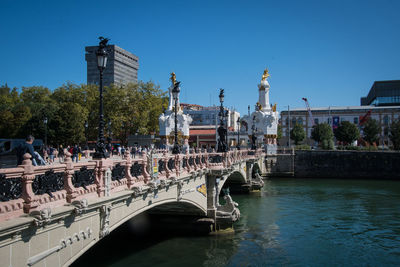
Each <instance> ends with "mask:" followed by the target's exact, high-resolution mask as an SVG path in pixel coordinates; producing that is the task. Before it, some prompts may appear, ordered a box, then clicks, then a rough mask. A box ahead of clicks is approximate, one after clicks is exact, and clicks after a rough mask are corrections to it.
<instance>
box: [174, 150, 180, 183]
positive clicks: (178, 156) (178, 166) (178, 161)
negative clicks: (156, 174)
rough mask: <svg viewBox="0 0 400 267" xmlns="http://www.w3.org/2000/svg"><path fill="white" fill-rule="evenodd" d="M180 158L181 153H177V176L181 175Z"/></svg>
mask: <svg viewBox="0 0 400 267" xmlns="http://www.w3.org/2000/svg"><path fill="white" fill-rule="evenodd" d="M180 160H181V158H180V154H177V155H176V156H175V173H176V178H178V177H179V174H180V170H181V164H180Z"/></svg>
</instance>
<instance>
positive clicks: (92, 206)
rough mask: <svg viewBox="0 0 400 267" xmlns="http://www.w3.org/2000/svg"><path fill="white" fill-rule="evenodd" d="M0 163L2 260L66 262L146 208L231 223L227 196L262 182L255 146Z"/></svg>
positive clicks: (232, 207)
mask: <svg viewBox="0 0 400 267" xmlns="http://www.w3.org/2000/svg"><path fill="white" fill-rule="evenodd" d="M30 157H31V156H30V154H25V155H24V161H23V163H22V165H19V166H18V167H16V168H9V169H0V201H1V202H0V258H1V261H2V264H1V265H2V266H67V265H69V264H71V263H72V262H74V261H75V260H76V259H77V258H78V257H79V256H81V255H82V254H83V253H85V252H86V251H87V250H88V249H89V248H90V247H92V246H93V245H94V244H96V243H97V242H99V241H100V240H101V239H102V238H104V237H105V236H106V235H108V234H109V233H110V232H112V231H113V230H114V229H116V228H118V227H119V226H120V225H122V224H123V223H125V222H127V221H128V220H130V219H132V218H134V217H135V216H137V215H139V214H141V213H143V212H145V211H147V212H152V213H155V214H170V215H171V214H172V215H177V216H178V215H192V216H196V218H198V222H199V223H202V224H206V225H207V226H208V227H209V229H210V231H218V230H220V229H224V228H226V227H231V226H232V223H233V222H234V221H236V220H238V219H239V217H240V211H239V209H238V205H237V203H235V202H234V201H233V200H232V198H231V196H230V195H229V194H227V195H225V197H224V199H225V203H224V204H223V205H221V204H220V202H219V196H220V193H221V192H222V191H223V190H225V189H227V188H229V190H230V191H231V192H238V191H241V192H249V191H251V190H255V189H260V188H261V187H262V185H263V182H262V179H261V177H260V174H265V172H266V167H265V166H266V165H265V158H266V155H265V154H264V153H263V152H262V150H235V151H229V152H225V153H215V152H212V153H207V152H204V153H203V152H198V151H197V152H193V153H187V154H177V155H174V154H170V153H167V152H166V151H155V152H154V153H153V152H152V153H151V154H147V153H144V152H143V153H142V154H141V155H140V157H139V158H133V159H132V158H131V157H130V154H129V153H126V154H125V155H124V158H123V159H119V160H112V159H99V160H90V161H88V162H80V163H73V162H72V160H71V154H70V153H66V159H65V161H64V163H62V164H57V165H54V166H33V165H32V162H31V160H30Z"/></svg>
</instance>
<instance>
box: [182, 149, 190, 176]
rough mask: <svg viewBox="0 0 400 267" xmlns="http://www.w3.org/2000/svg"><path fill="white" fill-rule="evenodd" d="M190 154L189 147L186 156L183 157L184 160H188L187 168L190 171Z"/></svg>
mask: <svg viewBox="0 0 400 267" xmlns="http://www.w3.org/2000/svg"><path fill="white" fill-rule="evenodd" d="M189 157H190V154H189V149H188V150H187V151H186V156H185V157H184V158H183V160H184V161H186V170H187V172H188V173H190V171H191V170H192V168H191V167H190V160H189Z"/></svg>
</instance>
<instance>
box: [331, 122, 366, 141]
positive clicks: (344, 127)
mask: <svg viewBox="0 0 400 267" xmlns="http://www.w3.org/2000/svg"><path fill="white" fill-rule="evenodd" d="M334 134H335V137H336V139H337V140H338V141H340V142H343V143H345V144H351V143H353V142H354V141H356V140H358V139H359V138H360V131H359V130H358V128H357V126H356V125H355V124H354V123H351V122H349V121H342V122H341V123H340V124H339V126H338V127H337V128H336V129H335V133H334Z"/></svg>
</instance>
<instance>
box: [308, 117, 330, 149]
mask: <svg viewBox="0 0 400 267" xmlns="http://www.w3.org/2000/svg"><path fill="white" fill-rule="evenodd" d="M311 138H312V139H314V140H315V141H316V142H318V145H319V146H320V147H321V148H322V149H333V132H332V128H331V126H330V125H329V124H328V123H320V124H316V125H314V126H313V129H312V131H311Z"/></svg>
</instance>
